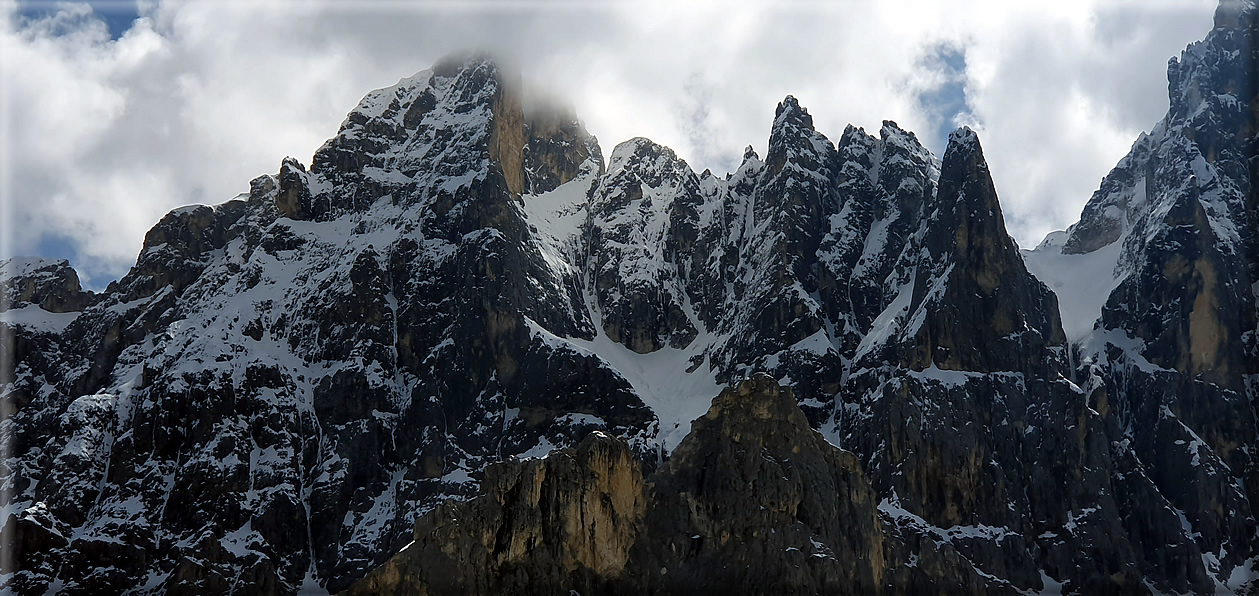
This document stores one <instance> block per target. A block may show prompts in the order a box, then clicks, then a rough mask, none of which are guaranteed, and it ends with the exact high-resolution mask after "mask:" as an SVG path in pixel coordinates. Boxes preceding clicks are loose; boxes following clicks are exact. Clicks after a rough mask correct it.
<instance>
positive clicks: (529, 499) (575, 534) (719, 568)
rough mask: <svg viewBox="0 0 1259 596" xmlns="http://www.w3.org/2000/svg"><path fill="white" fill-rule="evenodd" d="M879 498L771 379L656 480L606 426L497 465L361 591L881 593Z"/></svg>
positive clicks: (756, 381) (429, 518)
mask: <svg viewBox="0 0 1259 596" xmlns="http://www.w3.org/2000/svg"><path fill="white" fill-rule="evenodd" d="M875 505H876V503H875V495H874V492H873V491H872V490H871V489H870V486H869V484H868V483H867V482H866V481H865V478H864V476H863V474H862V472H861V467H860V465H859V464H858V463H857V460H856V458H855V457H853V455H852V454H850V453H847V452H844V451H841V450H839V449H836V448H835V447H833V446H831V445H830V444H828V443H827V442H826V441H825V440H824V439H823V438H822V437H821V435H819V434H817V432H816V431H814V430H812V429H811V428H810V427H809V425H808V420H807V419H806V418H805V417H804V413H803V412H801V411H800V408H799V407H798V406H797V405H796V403H795V400H794V398H793V396H792V395H791V392H790V390H788V389H784V388H780V387H779V386H778V384H777V383H776V382H775V381H774V380H773V378H771V377H768V376H765V375H759V376H756V377H753V378H752V379H750V380H748V381H744V382H743V383H740V384H739V385H738V386H737V387H733V388H730V389H727V390H726V391H723V392H722V394H721V395H719V396H718V397H717V398H716V399H714V400H713V405H712V408H711V409H710V410H709V411H708V413H707V414H705V415H704V416H703V417H701V418H699V419H697V420H696V421H695V422H694V425H693V427H692V431H691V434H690V435H688V436H687V437H686V438H685V439H684V440H683V441H682V443H681V445H679V446H678V448H677V450H676V451H675V452H674V457H673V458H672V459H670V460H669V462H668V463H667V464H666V465H665V466H664V467H663V468H662V469H661V470H659V471H658V472H656V473H654V474H651V475H649V476H648V477H647V478H646V480H644V478H643V474H642V471H641V466H640V464H639V463H638V462H637V461H635V460H634V458H633V456H632V453H631V451H630V450H629V448H628V446H627V445H626V444H625V442H624V441H622V440H619V439H616V438H613V437H610V436H608V435H605V434H602V433H595V434H592V435H590V436H589V437H588V438H586V439H585V440H584V441H582V442H581V443H580V444H579V445H578V446H577V447H575V448H572V449H565V450H561V451H556V452H553V453H551V454H550V455H549V456H547V457H546V458H544V459H541V460H528V461H509V462H505V463H502V464H497V465H495V466H493V467H491V468H490V470H489V471H488V472H487V474H486V479H485V482H484V483H483V484H482V488H481V492H480V494H479V495H478V496H477V497H476V498H474V499H472V500H470V501H467V502H464V503H448V504H445V505H442V506H441V507H439V508H437V509H435V510H434V511H432V512H430V513H429V514H428V515H426V516H424V517H423V518H421V519H420V520H419V521H418V522H417V523H416V526H415V537H414V541H413V542H412V543H411V544H409V545H407V546H406V547H404V548H403V550H402V551H401V552H399V553H398V554H397V555H395V556H394V557H393V558H392V559H390V560H389V561H387V562H386V563H385V564H384V565H382V566H381V567H380V568H378V569H376V570H375V571H373V572H372V573H371V574H369V575H368V576H367V577H366V578H364V579H363V580H362V581H360V582H359V583H357V584H355V585H354V586H353V587H352V588H351V589H350V590H348V591H347V592H346V593H348V594H378V593H393V594H541V593H565V592H568V591H570V590H571V591H576V592H577V593H598V594H674V593H680V592H686V593H694V594H700V593H703V594H718V593H732V592H733V593H762V592H768V591H787V592H792V593H827V594H877V593H879V592H880V591H881V588H882V585H883V580H884V572H885V563H884V558H883V557H884V548H885V544H884V540H883V534H882V532H883V530H882V527H883V526H882V523H883V522H882V521H881V520H880V518H879V514H878V512H877V510H876V508H875Z"/></svg>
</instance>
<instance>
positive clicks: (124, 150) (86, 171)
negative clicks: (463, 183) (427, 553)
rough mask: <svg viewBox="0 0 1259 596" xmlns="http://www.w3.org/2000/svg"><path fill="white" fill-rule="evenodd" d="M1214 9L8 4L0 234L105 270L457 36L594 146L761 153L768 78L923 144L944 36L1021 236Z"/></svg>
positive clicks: (1143, 106)
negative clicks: (539, 94) (124, 16)
mask: <svg viewBox="0 0 1259 596" xmlns="http://www.w3.org/2000/svg"><path fill="white" fill-rule="evenodd" d="M1213 5H1214V3H1213V2H1211V1H1210V0H1178V1H1174V2H1162V3H1158V2H1156V3H1149V2H1146V3H1139V4H1138V3H1130V2H1118V3H1116V2H1102V1H1100V0H1098V1H1096V2H1093V1H1076V2H1061V1H1049V0H1046V1H1044V2H1017V3H1010V2H987V3H971V2H966V3H963V2H930V1H924V2H908V1H905V2H880V3H865V2H855V3H821V2H788V3H778V4H765V3H728V2H722V3H714V2H700V3H688V4H686V5H684V6H683V7H682V8H677V7H675V5H674V4H672V3H665V2H654V3H646V4H642V3H632V4H631V3H599V4H590V3H570V2H548V3H523V4H522V3H501V2H480V3H471V4H467V3H430V4H421V5H418V6H414V5H411V4H401V3H374V4H366V5H364V4H361V3H354V4H349V3H336V2H323V3H320V2H300V3H299V2H279V3H211V2H162V3H159V4H154V5H148V6H146V8H145V10H144V11H143V16H144V18H142V19H141V20H140V21H138V22H137V24H136V25H135V27H134V28H132V29H131V30H129V31H128V32H127V33H126V34H125V35H124V36H123V37H121V38H120V39H117V40H111V39H110V38H109V34H108V32H107V31H106V30H105V28H104V26H103V24H101V23H100V22H99V21H97V20H95V19H94V18H93V17H92V15H91V14H90V12H89V11H88V10H87V9H86V8H85V7H83V6H82V5H77V6H76V5H70V4H67V5H62V8H63V10H62V12H61V13H59V14H58V15H56V16H54V17H51V18H46V19H42V20H38V21H29V20H25V19H22V18H19V17H18V16H17V9H16V5H15V4H13V3H11V2H10V3H8V4H4V5H0V13H2V14H3V17H4V21H5V22H4V25H3V29H2V30H0V66H2V68H3V76H4V81H5V84H4V85H3V90H2V91H0V93H2V95H0V98H2V99H3V107H4V109H3V112H4V118H5V121H4V131H5V132H4V139H3V140H4V143H5V146H4V147H3V163H0V168H2V172H0V174H3V179H4V182H5V187H4V189H3V193H4V195H3V196H4V201H3V203H4V209H5V211H4V213H3V216H4V221H5V223H6V228H7V229H6V230H5V235H4V236H5V242H6V244H7V245H6V246H4V247H0V251H3V252H4V253H5V254H14V253H31V252H34V251H36V250H37V249H38V247H39V246H40V242H41V239H42V240H43V241H44V242H47V239H48V238H49V237H50V236H60V237H63V238H69V239H71V242H73V244H74V248H75V249H76V250H77V258H76V262H75V265H76V267H77V268H78V269H80V272H81V273H83V274H84V277H85V278H87V279H88V283H89V284H90V285H94V286H98V287H99V286H101V285H104V283H106V282H107V281H108V280H109V279H111V278H113V277H115V276H117V275H119V274H121V273H122V272H124V271H125V270H126V268H127V267H128V266H129V264H130V263H131V262H132V261H133V260H134V258H135V255H136V253H137V252H138V250H139V246H140V242H141V240H142V238H143V235H144V233H145V232H146V231H147V229H148V228H149V227H151V226H152V224H153V223H154V222H156V221H157V219H159V218H160V217H161V215H162V214H163V213H164V212H165V211H167V210H169V209H171V208H174V207H177V206H180V205H183V204H187V203H193V202H206V203H216V202H220V201H223V200H227V199H229V198H232V197H233V196H234V195H235V194H237V193H239V192H243V191H245V190H246V189H247V185H248V182H249V180H250V179H251V178H253V177H254V176H257V175H259V174H262V173H266V172H274V171H276V170H277V169H278V165H279V162H280V159H281V158H283V157H284V156H285V155H293V156H296V157H298V158H299V159H300V160H302V161H303V162H306V161H308V160H309V159H310V156H311V154H312V153H313V152H314V150H315V149H316V148H317V147H318V146H319V145H320V144H321V143H322V142H323V140H325V139H326V138H328V137H330V136H331V135H332V134H334V133H335V131H336V128H337V126H338V125H339V124H340V122H341V120H342V119H343V118H344V115H345V113H346V112H347V111H348V110H349V109H350V108H351V107H352V106H353V105H354V104H355V103H356V102H357V100H358V98H359V97H361V96H362V95H363V94H364V93H366V92H367V91H368V90H370V89H374V88H378V87H382V86H385V85H389V84H392V83H393V82H395V81H396V80H397V79H399V78H401V77H404V76H408V75H410V74H412V73H414V72H415V71H418V70H422V69H424V68H427V67H428V66H430V65H431V64H432V63H433V62H435V61H436V60H437V59H439V58H440V57H441V56H443V55H445V54H447V53H450V52H452V51H456V50H461V49H467V48H472V47H481V48H488V49H490V50H492V51H495V52H497V53H499V54H501V55H504V56H508V57H510V58H511V59H513V60H516V61H518V62H519V64H520V66H521V68H522V71H523V75H524V77H525V78H526V80H527V81H529V82H531V83H532V84H536V85H538V86H539V87H542V88H545V89H548V90H550V92H551V93H553V94H555V95H558V96H560V97H563V98H566V99H567V100H568V101H570V102H571V103H572V104H573V105H574V106H575V107H576V109H577V111H578V114H579V115H580V116H581V117H582V118H583V120H585V122H586V124H587V127H588V128H589V129H590V130H591V132H593V133H595V134H596V135H597V136H599V138H600V141H601V142H602V144H603V149H604V153H605V155H606V154H608V153H610V152H611V149H612V147H613V146H614V145H615V144H616V143H618V142H620V141H623V140H625V139H628V138H629V137H631V136H647V137H650V138H652V139H653V140H656V141H657V142H660V143H663V144H665V145H668V146H670V147H672V148H674V149H675V150H676V151H677V152H678V153H679V155H681V156H682V157H683V158H684V159H687V160H688V162H690V163H691V165H692V166H693V167H695V168H696V169H697V170H702V169H704V168H712V169H713V170H714V171H716V172H724V171H726V170H728V169H730V168H732V167H734V165H736V164H737V161H738V159H739V157H740V156H741V154H742V150H743V147H744V146H745V145H748V144H751V145H753V146H754V147H756V148H757V149H758V150H760V151H762V152H763V151H764V147H765V143H766V141H767V138H768V134H769V125H770V122H771V120H772V117H773V110H774V107H775V105H776V103H777V102H778V101H780V100H781V99H782V98H783V96H785V95H787V94H793V95H795V96H796V97H798V98H800V100H801V102H802V103H803V104H804V105H805V106H806V107H808V108H809V110H810V113H812V114H813V116H814V121H815V124H816V125H817V127H818V129H819V130H821V131H822V132H823V133H825V134H827V135H828V136H830V137H831V138H832V139H835V138H837V137H838V136H839V134H840V133H841V132H842V131H843V129H844V126H845V125H846V124H848V123H849V122H852V123H854V124H857V125H859V126H863V127H865V128H866V130H867V131H870V132H874V131H877V129H878V127H879V125H880V122H881V121H882V120H883V119H885V118H886V119H892V120H896V121H897V122H898V123H900V124H901V125H902V126H903V127H905V128H908V129H910V130H915V131H916V132H918V134H919V135H920V137H921V138H923V139H924V140H928V139H929V138H930V137H931V135H932V134H933V131H934V130H935V129H936V127H937V126H938V125H939V122H938V119H940V118H942V117H944V116H946V115H941V114H935V113H932V110H930V109H924V107H923V106H922V105H921V104H920V103H919V101H918V97H919V95H920V94H921V93H923V92H924V91H926V90H929V89H931V88H933V85H939V84H940V73H939V72H933V71H932V69H931V67H930V64H931V61H930V60H924V56H928V55H929V53H930V52H932V51H935V49H938V48H939V47H940V46H941V44H951V45H952V46H954V47H957V48H959V49H961V50H962V51H964V53H965V59H966V66H967V69H966V73H965V87H966V92H967V100H968V103H969V106H970V107H971V108H972V110H973V114H972V118H973V120H974V122H975V124H976V125H977V126H979V127H980V129H981V138H982V140H983V143H984V147H985V150H986V153H987V155H988V158H989V161H990V163H991V164H992V170H993V173H994V177H995V178H996V182H997V189H998V192H999V193H1000V194H1001V198H1002V202H1003V205H1004V208H1005V212H1006V217H1007V221H1008V222H1009V224H1010V226H1009V227H1010V231H1011V232H1012V233H1013V234H1014V235H1015V236H1016V238H1017V239H1018V240H1019V241H1020V243H1022V244H1024V245H1030V244H1035V243H1036V242H1038V241H1039V239H1040V237H1041V236H1042V235H1043V234H1044V233H1045V232H1047V231H1049V230H1051V229H1054V228H1061V227H1064V226H1065V225H1067V224H1069V223H1071V222H1072V221H1073V220H1074V219H1075V217H1076V216H1077V215H1078V213H1079V210H1080V207H1081V206H1082V205H1083V202H1084V201H1085V200H1087V198H1088V196H1089V194H1090V193H1091V192H1092V190H1093V189H1094V188H1095V187H1096V185H1097V181H1098V180H1099V179H1100V177H1101V176H1102V175H1104V174H1105V173H1106V171H1108V170H1109V169H1110V167H1111V166H1113V165H1114V163H1115V162H1116V161H1117V160H1118V158H1119V157H1120V156H1121V155H1122V154H1123V153H1124V152H1125V151H1126V150H1127V147H1128V145H1129V144H1130V143H1131V142H1132V141H1133V140H1134V139H1135V137H1136V135H1137V134H1138V133H1139V132H1140V131H1141V130H1142V129H1148V128H1149V127H1150V126H1152V125H1153V124H1154V122H1155V121H1156V120H1157V119H1158V118H1159V117H1161V115H1162V112H1163V111H1164V110H1165V109H1166V102H1167V99H1166V80H1165V78H1164V74H1163V71H1164V69H1165V65H1166V60H1167V58H1169V57H1170V56H1173V55H1176V54H1177V53H1178V52H1179V50H1180V49H1181V48H1183V46H1184V45H1185V44H1186V43H1188V42H1190V41H1193V40H1195V39H1198V38H1200V37H1201V36H1202V35H1204V34H1205V33H1206V31H1207V30H1208V29H1209V27H1210V18H1211V12H1212V8H1213ZM936 149H939V148H938V147H937V148H936Z"/></svg>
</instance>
